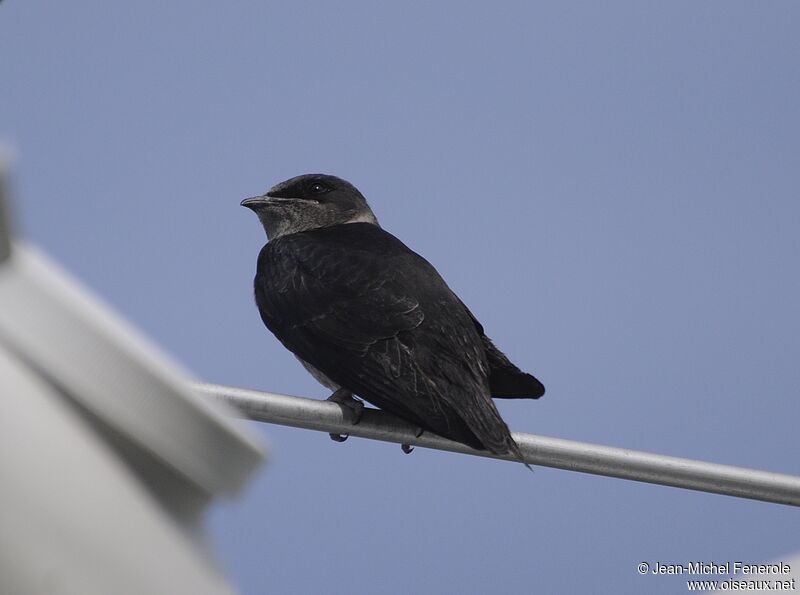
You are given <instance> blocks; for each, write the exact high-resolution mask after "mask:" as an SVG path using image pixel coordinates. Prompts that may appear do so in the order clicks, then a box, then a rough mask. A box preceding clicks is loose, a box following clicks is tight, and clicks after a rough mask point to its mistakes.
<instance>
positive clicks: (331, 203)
mask: <svg viewBox="0 0 800 595" xmlns="http://www.w3.org/2000/svg"><path fill="white" fill-rule="evenodd" d="M242 206H243V207H247V208H248V209H251V210H252V211H253V212H255V214H256V215H258V218H259V220H260V221H261V223H262V225H263V226H264V229H265V230H266V232H267V237H268V238H269V239H270V240H274V239H275V238H279V237H281V236H283V235H287V234H290V233H297V232H300V231H309V230H312V229H318V228H320V227H330V226H331V225H340V224H342V223H372V224H373V225H378V220H377V219H376V218H375V215H374V214H373V213H372V209H370V208H369V205H368V204H367V199H365V198H364V196H363V195H362V194H361V193H360V192H359V191H358V189H357V188H356V187H355V186H353V185H352V184H351V183H350V182H347V181H345V180H342V179H341V178H337V177H336V176H329V175H325V174H305V175H302V176H297V177H295V178H291V179H289V180H286V181H285V182H281V183H280V184H278V185H277V186H273V187H272V188H270V189H269V190H268V191H267V192H266V194H264V195H262V196H254V197H253V198H246V199H244V200H243V201H242Z"/></svg>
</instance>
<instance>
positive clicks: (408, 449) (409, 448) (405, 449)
mask: <svg viewBox="0 0 800 595" xmlns="http://www.w3.org/2000/svg"><path fill="white" fill-rule="evenodd" d="M424 431H425V430H423V429H422V428H417V430H416V431H415V432H414V436H415V437H416V438H419V437H420V436H422V433H423V432H424ZM400 448H401V449H402V450H403V452H404V453H406V454H407V455H410V454H411V453H412V452H413V451H414V447H413V446H411V445H410V444H401V445H400Z"/></svg>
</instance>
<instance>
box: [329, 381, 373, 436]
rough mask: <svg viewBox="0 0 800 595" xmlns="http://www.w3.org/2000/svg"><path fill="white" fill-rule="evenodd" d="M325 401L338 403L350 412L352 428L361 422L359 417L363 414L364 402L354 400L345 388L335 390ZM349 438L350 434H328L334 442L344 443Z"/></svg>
mask: <svg viewBox="0 0 800 595" xmlns="http://www.w3.org/2000/svg"><path fill="white" fill-rule="evenodd" d="M327 400H328V401H333V402H334V403H338V404H339V405H342V406H343V407H347V408H348V409H349V410H350V411H352V415H353V425H354V426H355V425H358V422H360V421H361V416H362V415H363V414H364V402H363V401H360V400H358V399H356V398H355V397H354V396H353V393H352V392H350V391H349V390H347V389H346V388H340V389H337V390H336V391H335V392H334V393H333V394H332V395H331V396H330V397H328V399H327ZM349 436H350V434H330V437H331V440H333V441H334V442H344V441H345V440H347V438H348V437H349Z"/></svg>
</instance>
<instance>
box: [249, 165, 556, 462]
mask: <svg viewBox="0 0 800 595" xmlns="http://www.w3.org/2000/svg"><path fill="white" fill-rule="evenodd" d="M242 206H245V207H247V208H249V209H252V210H253V211H254V212H255V213H256V215H258V218H259V219H260V221H261V223H262V224H263V226H264V229H265V230H266V232H267V238H268V242H267V244H266V245H265V246H264V247H263V248H262V250H261V253H260V254H259V255H258V266H257V271H256V277H255V298H256V304H257V305H258V310H259V312H260V313H261V318H262V320H263V321H264V324H265V325H266V326H267V328H268V329H269V330H270V331H272V332H273V333H274V334H275V336H276V337H277V338H278V339H279V340H280V342H281V343H283V345H284V346H285V347H286V348H287V349H289V351H291V352H292V353H294V354H295V355H296V356H297V357H298V359H299V360H300V361H301V362H302V364H303V365H304V366H305V367H306V369H307V370H308V371H309V372H311V374H312V375H313V376H314V377H315V378H316V379H317V380H319V381H320V382H321V383H322V384H324V385H325V386H327V387H328V388H330V389H331V390H333V391H334V394H333V395H331V397H330V398H331V399H332V400H335V401H337V402H339V403H341V404H344V405H349V406H350V407H352V408H353V409H354V410H356V412H357V413H360V410H359V405H360V401H356V400H355V399H353V395H357V396H359V397H361V398H363V399H365V400H367V401H369V402H370V403H372V404H373V405H376V406H377V407H380V408H381V409H384V410H386V411H389V412H390V413H393V414H394V415H396V416H398V417H400V418H402V419H405V420H407V421H409V422H411V423H413V424H415V425H417V426H418V427H419V428H421V430H420V431H422V430H430V431H432V432H434V433H436V434H439V435H440V436H444V437H446V438H450V439H452V440H456V441H458V442H462V443H464V444H467V445H469V446H472V447H474V448H477V449H486V450H488V451H490V452H492V453H495V454H507V453H510V454H513V455H515V457H516V458H517V459H519V460H522V454H521V453H520V450H519V447H518V445H517V444H516V442H514V439H513V438H512V437H511V433H510V431H509V429H508V426H507V425H506V423H505V422H504V421H503V419H502V417H500V413H499V412H498V411H497V408H496V407H495V405H494V402H493V401H492V396H494V397H502V398H531V399H538V398H539V397H541V396H542V395H543V394H544V386H543V385H542V384H541V383H540V382H539V381H538V380H537V379H536V378H534V377H533V376H531V375H530V374H526V373H525V372H522V371H521V370H520V369H519V368H518V367H517V366H515V365H514V364H512V363H511V362H510V361H509V359H508V358H507V357H506V356H505V355H503V353H502V352H501V351H500V350H499V349H498V348H497V347H495V345H494V343H492V341H491V340H490V339H489V338H488V337H487V336H486V335H485V334H484V332H483V327H482V326H481V324H480V323H479V322H478V321H477V320H476V319H475V317H474V316H473V315H472V313H471V312H470V311H469V309H468V308H467V307H466V306H465V305H464V303H463V302H462V301H461V300H460V299H459V298H458V296H456V294H455V293H453V291H452V290H451V289H450V288H449V287H448V286H447V284H446V283H445V282H444V280H443V279H442V277H441V276H440V275H439V273H438V272H437V271H436V269H435V268H433V266H432V265H431V264H430V263H429V262H428V261H427V260H425V259H424V258H422V257H421V256H420V255H419V254H417V253H416V252H414V251H412V250H411V249H409V248H408V247H407V246H406V245H405V244H403V243H402V242H401V241H400V240H398V239H397V238H396V237H394V236H393V235H392V234H390V233H388V232H387V231H384V230H383V229H381V227H380V225H379V224H378V220H377V219H376V218H375V215H374V214H373V213H372V210H371V209H370V208H369V205H367V201H366V199H365V198H364V196H363V195H362V194H361V193H360V192H359V191H358V189H356V188H355V187H354V186H353V185H352V184H350V183H349V182H346V181H345V180H342V179H340V178H337V177H335V176H329V175H323V174H308V175H302V176H297V177H295V178H292V179H290V180H287V181H285V182H282V183H280V184H278V185H277V186H275V187H273V188H272V189H270V190H269V191H268V192H267V193H266V194H264V195H263V196H258V197H254V198H248V199H245V200H244V201H242ZM360 407H361V408H363V405H360ZM331 437H332V438H334V439H339V440H344V438H346V436H345V437H338V438H337V436H335V435H332V436H331ZM406 449H407V447H404V450H406Z"/></svg>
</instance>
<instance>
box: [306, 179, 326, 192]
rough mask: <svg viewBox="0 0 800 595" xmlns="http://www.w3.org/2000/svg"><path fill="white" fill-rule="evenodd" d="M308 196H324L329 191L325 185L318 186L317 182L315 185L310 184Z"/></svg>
mask: <svg viewBox="0 0 800 595" xmlns="http://www.w3.org/2000/svg"><path fill="white" fill-rule="evenodd" d="M308 191H309V193H310V194H325V193H326V192H330V191H331V189H330V188H328V187H327V186H326V185H325V184H320V183H319V182H317V183H316V184H312V185H311V186H310V187H309V189H308Z"/></svg>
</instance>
